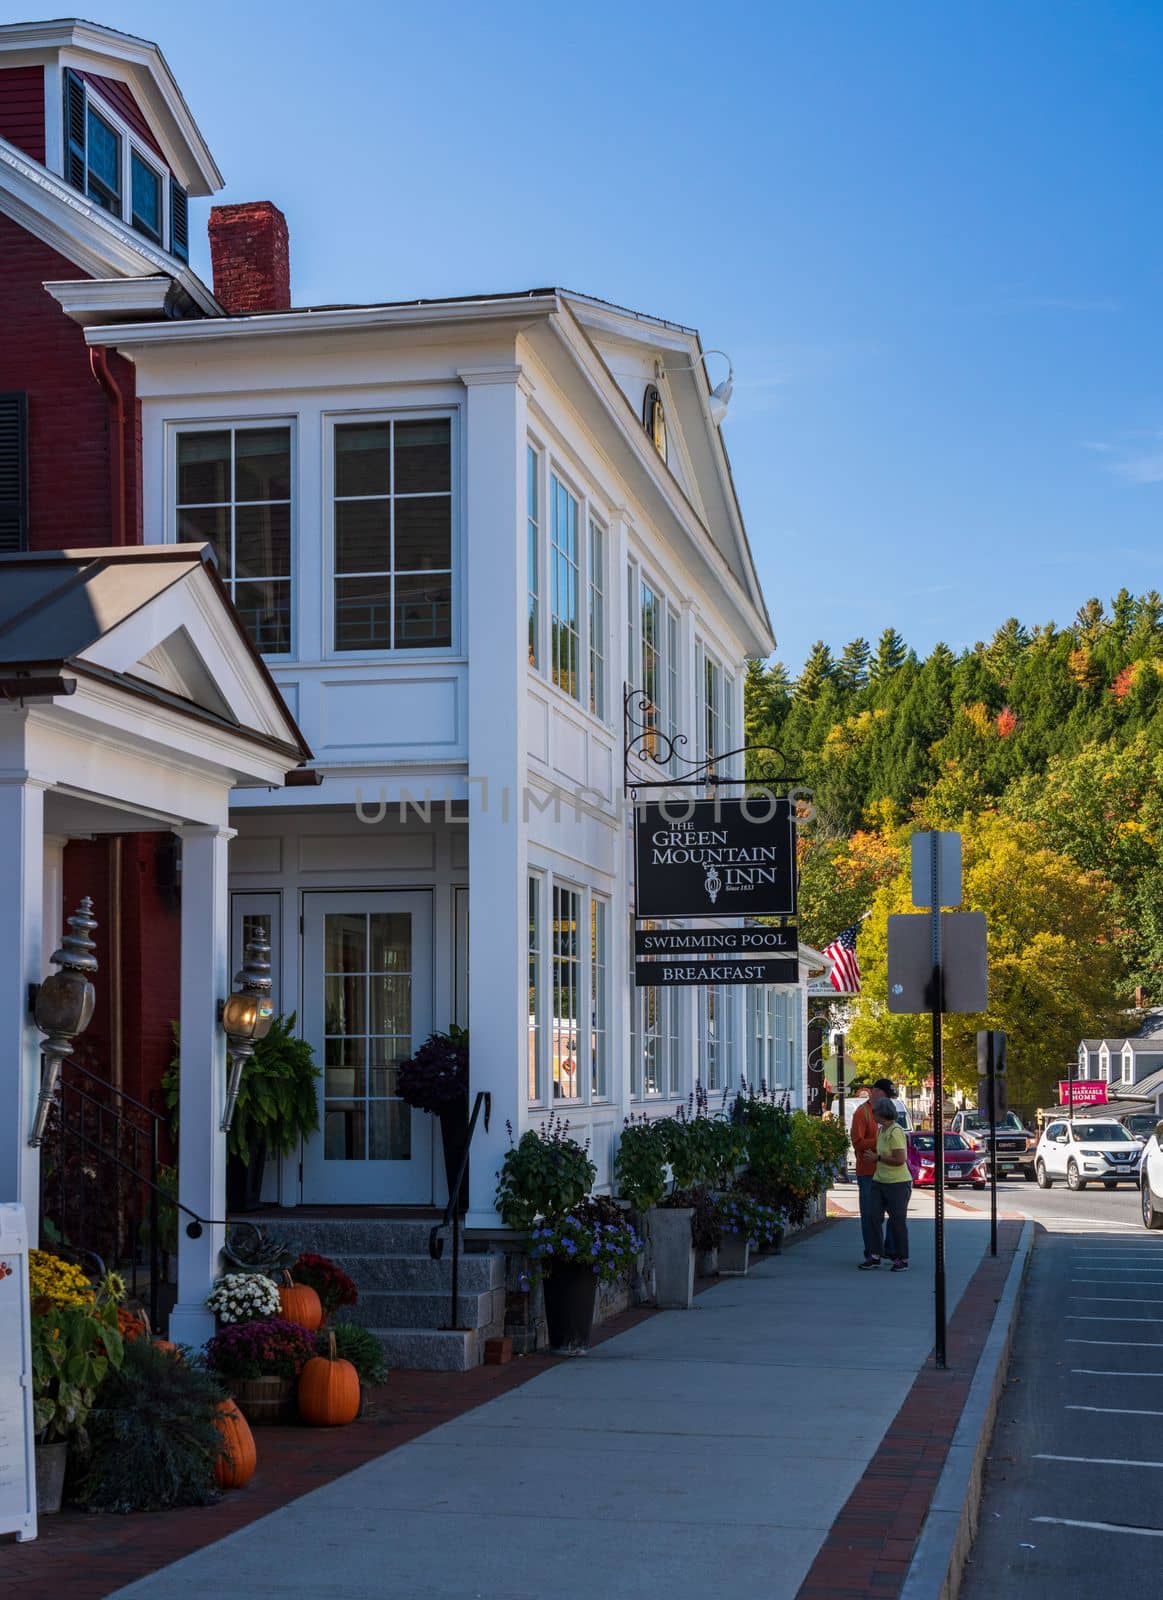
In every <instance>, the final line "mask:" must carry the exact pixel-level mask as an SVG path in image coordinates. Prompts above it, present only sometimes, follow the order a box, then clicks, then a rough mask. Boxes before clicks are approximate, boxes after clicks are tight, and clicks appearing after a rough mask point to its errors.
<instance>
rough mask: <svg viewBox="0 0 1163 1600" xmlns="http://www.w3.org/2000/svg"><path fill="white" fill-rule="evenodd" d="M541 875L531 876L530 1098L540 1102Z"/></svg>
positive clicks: (542, 1094)
mask: <svg viewBox="0 0 1163 1600" xmlns="http://www.w3.org/2000/svg"><path fill="white" fill-rule="evenodd" d="M541 882H542V880H541V878H540V876H538V875H537V874H535V873H533V874H530V877H529V1099H530V1100H531V1101H533V1102H534V1103H538V1102H540V1101H542V1100H544V1098H545V1090H544V1087H543V1079H542V1074H541V1040H542V1035H543V1029H542V1026H541V1012H542V998H541V994H542V989H541V983H542V949H543V938H542V933H541Z"/></svg>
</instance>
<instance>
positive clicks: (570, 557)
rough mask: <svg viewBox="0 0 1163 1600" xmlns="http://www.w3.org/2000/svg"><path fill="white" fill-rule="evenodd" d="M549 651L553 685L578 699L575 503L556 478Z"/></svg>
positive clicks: (553, 484) (553, 482)
mask: <svg viewBox="0 0 1163 1600" xmlns="http://www.w3.org/2000/svg"><path fill="white" fill-rule="evenodd" d="M549 502H550V512H549V515H550V528H549V564H550V565H549V573H550V650H549V672H550V677H551V678H552V680H553V682H554V683H555V684H556V685H557V686H558V688H559V689H563V690H564V691H565V693H566V694H568V695H572V697H573V698H574V699H575V700H579V699H580V698H581V681H580V662H581V609H580V595H579V583H580V556H579V550H578V503H577V500H576V499H575V498H574V496H573V495H572V494H570V492H569V490H568V489H567V488H566V487H565V485H564V484H563V483H562V482H561V480H560V479H559V478H558V477H557V476H556V475H551V476H550V479H549Z"/></svg>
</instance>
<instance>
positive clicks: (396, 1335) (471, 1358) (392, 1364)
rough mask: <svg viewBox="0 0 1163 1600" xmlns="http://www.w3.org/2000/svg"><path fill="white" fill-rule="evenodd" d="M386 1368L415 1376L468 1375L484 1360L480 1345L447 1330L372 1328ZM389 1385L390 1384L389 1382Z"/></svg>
mask: <svg viewBox="0 0 1163 1600" xmlns="http://www.w3.org/2000/svg"><path fill="white" fill-rule="evenodd" d="M369 1331H370V1332H372V1333H374V1334H375V1336H376V1338H377V1339H378V1340H379V1342H380V1345H381V1347H382V1349H383V1352H384V1359H385V1360H386V1361H387V1363H388V1366H389V1368H392V1369H397V1368H411V1369H412V1370H413V1371H418V1372H469V1371H470V1370H471V1369H472V1368H473V1367H479V1366H480V1364H481V1361H482V1360H483V1359H484V1341H483V1339H482V1338H481V1337H480V1336H479V1335H478V1334H477V1333H474V1332H472V1331H461V1330H460V1329H449V1328H372V1329H370V1330H369ZM389 1381H390V1380H389Z"/></svg>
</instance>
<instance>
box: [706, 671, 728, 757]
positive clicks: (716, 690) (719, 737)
mask: <svg viewBox="0 0 1163 1600" xmlns="http://www.w3.org/2000/svg"><path fill="white" fill-rule="evenodd" d="M703 740H704V748H703V754H704V756H705V757H706V758H707V759H710V758H712V757H715V756H720V755H722V753H723V752H724V751H725V750H729V749H730V745H728V743H727V725H726V718H725V717H724V714H723V669H722V667H721V666H720V665H719V663H718V662H717V661H713V660H712V659H711V657H710V656H708V655H704V657H703Z"/></svg>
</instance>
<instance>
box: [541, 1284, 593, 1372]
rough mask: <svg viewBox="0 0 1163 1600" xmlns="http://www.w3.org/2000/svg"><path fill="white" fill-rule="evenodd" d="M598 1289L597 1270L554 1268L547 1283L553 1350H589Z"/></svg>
mask: <svg viewBox="0 0 1163 1600" xmlns="http://www.w3.org/2000/svg"><path fill="white" fill-rule="evenodd" d="M597 1289H598V1279H597V1275H596V1274H595V1272H594V1269H593V1267H588V1266H587V1267H580V1266H579V1267H574V1266H555V1267H554V1269H553V1271H552V1272H551V1273H550V1274H549V1276H548V1277H547V1278H546V1280H545V1321H546V1324H547V1325H548V1328H549V1348H550V1349H551V1350H558V1351H571V1350H588V1349H589V1343H590V1334H591V1332H592V1331H593V1326H594V1303H595V1301H596V1299H597Z"/></svg>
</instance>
